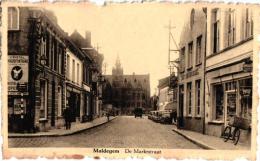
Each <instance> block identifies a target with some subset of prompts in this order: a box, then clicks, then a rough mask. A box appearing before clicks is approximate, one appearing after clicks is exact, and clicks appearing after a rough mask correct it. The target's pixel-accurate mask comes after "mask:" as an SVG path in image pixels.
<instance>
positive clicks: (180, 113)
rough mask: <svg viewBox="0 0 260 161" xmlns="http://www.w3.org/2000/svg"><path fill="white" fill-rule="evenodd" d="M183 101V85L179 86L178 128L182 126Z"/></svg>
mask: <svg viewBox="0 0 260 161" xmlns="http://www.w3.org/2000/svg"><path fill="white" fill-rule="evenodd" d="M183 101H184V87H183V85H182V86H180V87H179V113H178V124H177V125H178V128H182V127H183V126H184V123H183V105H184V104H183Z"/></svg>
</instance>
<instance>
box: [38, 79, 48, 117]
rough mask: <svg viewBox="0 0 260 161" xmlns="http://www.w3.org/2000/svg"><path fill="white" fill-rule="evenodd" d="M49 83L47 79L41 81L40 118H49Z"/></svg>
mask: <svg viewBox="0 0 260 161" xmlns="http://www.w3.org/2000/svg"><path fill="white" fill-rule="evenodd" d="M47 89H48V85H47V81H46V80H41V81H40V91H41V100H40V102H41V107H40V118H41V119H47V108H48V106H47V103H48V97H47V94H48V90H47Z"/></svg>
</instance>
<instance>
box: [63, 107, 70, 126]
mask: <svg viewBox="0 0 260 161" xmlns="http://www.w3.org/2000/svg"><path fill="white" fill-rule="evenodd" d="M63 116H64V119H65V128H66V130H69V129H70V128H71V112H70V108H69V107H67V108H66V109H65V110H64V114H63Z"/></svg>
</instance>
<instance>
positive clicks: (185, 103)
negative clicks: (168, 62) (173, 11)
mask: <svg viewBox="0 0 260 161" xmlns="http://www.w3.org/2000/svg"><path fill="white" fill-rule="evenodd" d="M205 43H206V14H205V11H204V10H202V9H192V10H191V12H190V17H189V21H187V23H186V25H185V26H184V28H183V31H182V34H181V39H180V43H179V48H180V52H179V53H180V55H179V58H180V64H179V73H178V74H179V75H178V84H179V87H178V112H177V118H178V124H177V125H178V127H179V128H184V129H188V130H192V131H197V132H200V133H203V131H204V90H203V89H204V73H205V72H204V66H205V62H204V60H205V56H204V55H205Z"/></svg>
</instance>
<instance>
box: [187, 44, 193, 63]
mask: <svg viewBox="0 0 260 161" xmlns="http://www.w3.org/2000/svg"><path fill="white" fill-rule="evenodd" d="M188 47H189V48H188V68H191V67H192V61H193V59H192V58H193V42H190V43H189V45H188Z"/></svg>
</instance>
